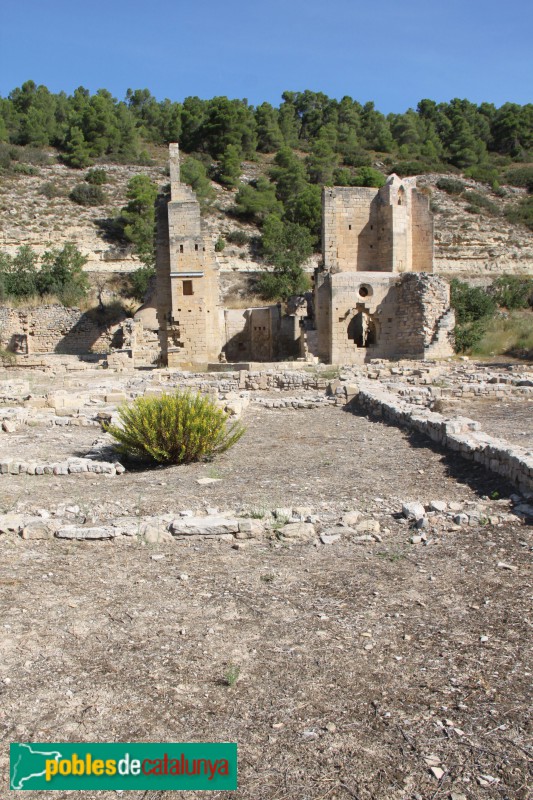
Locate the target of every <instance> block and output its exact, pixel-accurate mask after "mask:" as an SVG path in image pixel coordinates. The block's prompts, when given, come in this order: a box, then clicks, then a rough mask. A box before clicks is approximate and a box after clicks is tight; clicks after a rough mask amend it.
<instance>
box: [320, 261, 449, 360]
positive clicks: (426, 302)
mask: <svg viewBox="0 0 533 800" xmlns="http://www.w3.org/2000/svg"><path fill="white" fill-rule="evenodd" d="M316 311H317V325H318V333H319V342H320V352H319V355H320V357H321V358H322V359H323V360H325V361H328V362H329V363H332V364H362V363H364V362H365V361H369V360H371V359H373V358H389V359H390V358H427V357H431V358H446V357H449V356H451V355H452V354H453V346H452V344H453V339H452V335H453V328H454V323H455V319H454V314H453V311H452V310H451V309H450V294H449V286H448V284H447V283H446V282H445V281H443V280H442V279H441V278H439V277H437V276H436V275H428V274H426V273H415V272H411V273H404V274H398V273H385V274H383V273H376V272H341V273H337V274H335V275H331V274H329V273H325V274H323V275H322V276H319V280H318V281H317V308H316Z"/></svg>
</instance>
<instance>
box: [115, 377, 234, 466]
mask: <svg viewBox="0 0 533 800" xmlns="http://www.w3.org/2000/svg"><path fill="white" fill-rule="evenodd" d="M118 414H119V417H120V421H121V425H110V426H109V427H108V428H107V431H108V432H109V433H110V434H111V435H112V436H113V437H114V438H115V439H116V441H117V442H118V449H119V451H120V452H121V453H123V454H125V455H127V456H130V457H133V458H139V459H142V460H144V461H154V462H156V463H158V464H187V463H189V462H190V461H200V460H210V459H211V458H213V457H214V456H215V455H216V454H217V453H223V452H224V451H225V450H228V448H230V447H232V446H233V445H234V444H235V442H237V441H238V440H239V439H240V438H241V436H242V435H243V433H244V428H243V426H242V425H241V424H240V423H239V422H233V423H231V424H230V423H229V422H228V416H227V414H226V413H225V412H224V411H222V409H220V408H218V406H217V405H216V404H215V403H214V402H213V400H211V399H209V398H208V397H205V396H203V395H201V394H194V393H192V392H188V391H185V392H182V391H177V392H175V393H174V394H163V395H161V396H160V397H138V398H137V399H136V400H134V401H133V402H132V403H130V404H125V405H123V406H121V407H120V408H119V410H118Z"/></svg>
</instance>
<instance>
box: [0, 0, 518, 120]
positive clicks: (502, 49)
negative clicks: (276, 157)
mask: <svg viewBox="0 0 533 800" xmlns="http://www.w3.org/2000/svg"><path fill="white" fill-rule="evenodd" d="M532 29H533V3H532V2H531V0H507V1H506V2H501V0H403V2H402V0H374V1H372V0H368V2H361V0H322V1H321V2H319V0H269V2H257V0H256V1H255V2H254V0H189V2H183V0H150V2H146V0H142V2H141V0H88V2H84V1H83V0H18V2H17V0H4V3H3V4H2V12H1V15H0V95H2V96H3V97H5V96H6V95H7V94H8V92H9V91H11V89H13V88H14V87H16V86H20V85H21V84H22V83H23V82H24V81H25V80H28V79H30V78H31V79H32V80H34V81H36V83H44V84H45V85H46V86H48V88H49V89H51V90H52V91H54V92H57V91H60V90H64V91H66V92H67V93H71V92H72V91H73V90H74V89H75V88H76V87H78V86H80V85H81V86H85V87H86V88H88V89H90V90H91V91H96V90H97V89H99V88H106V89H109V90H110V91H111V92H112V93H113V95H114V96H115V97H118V98H119V99H122V98H123V97H124V94H125V92H126V89H128V87H131V88H145V87H146V88H148V89H150V91H151V92H152V93H153V94H154V95H155V96H156V97H157V98H158V99H163V98H164V97H169V98H170V99H172V100H182V99H183V98H184V97H187V96H188V95H198V96H199V97H202V98H210V97H214V96H216V95H227V96H228V97H239V98H244V97H246V98H247V99H248V100H249V102H250V103H253V104H258V103H260V102H262V101H263V100H267V101H269V102H271V103H273V104H275V105H278V104H279V102H280V99H281V93H282V92H283V91H284V90H286V89H288V90H292V91H303V90H304V89H311V90H313V91H322V92H325V93H326V94H328V95H329V96H330V97H337V98H341V97H343V96H344V95H346V94H347V95H350V96H351V97H353V98H354V99H356V100H359V101H360V102H366V101H367V100H374V102H375V104H376V107H377V108H378V109H379V110H381V111H383V112H384V113H389V112H401V111H405V110H406V109H407V108H409V107H416V104H417V102H418V101H419V100H420V99H422V98H425V97H427V98H431V99H434V100H437V101H445V100H450V99H451V98H453V97H461V98H463V97H466V98H468V99H469V100H471V101H473V102H476V103H480V102H482V101H484V100H486V101H488V102H493V103H495V104H496V105H498V106H499V105H501V104H502V103H504V102H506V101H511V102H516V103H529V102H533V96H532V95H533V91H532V88H533V68H532V65H533V48H532V38H531V31H532Z"/></svg>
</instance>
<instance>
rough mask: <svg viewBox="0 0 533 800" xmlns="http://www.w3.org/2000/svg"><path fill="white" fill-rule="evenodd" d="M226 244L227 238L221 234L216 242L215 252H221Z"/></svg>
mask: <svg viewBox="0 0 533 800" xmlns="http://www.w3.org/2000/svg"><path fill="white" fill-rule="evenodd" d="M225 246H226V240H225V239H223V238H222V236H219V237H218V239H217V240H216V242H215V253H221V252H222V251H223V250H224V248H225Z"/></svg>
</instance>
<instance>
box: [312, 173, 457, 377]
mask: <svg viewBox="0 0 533 800" xmlns="http://www.w3.org/2000/svg"><path fill="white" fill-rule="evenodd" d="M322 211H323V217H322V246H323V265H322V267H321V268H320V269H319V270H317V272H316V274H315V314H316V326H317V332H318V355H319V356H320V358H321V359H322V360H324V361H327V362H329V363H334V364H357V363H362V362H364V361H368V360H370V359H372V358H401V357H404V358H427V357H430V358H431V357H445V356H450V355H452V352H453V350H452V345H451V339H450V337H451V332H452V330H453V326H454V317H453V311H451V310H450V296H449V287H448V285H447V283H446V282H445V281H443V280H442V279H440V278H438V277H437V276H434V275H432V274H431V273H432V272H433V217H432V214H431V211H430V209H429V199H428V197H427V196H426V195H424V194H423V193H421V192H419V191H418V190H417V188H416V178H399V177H398V176H397V175H391V176H390V177H389V178H388V180H387V182H386V184H385V186H383V187H382V188H381V189H375V188H363V187H361V188H359V187H358V188H352V187H326V188H324V190H323V194H322Z"/></svg>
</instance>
